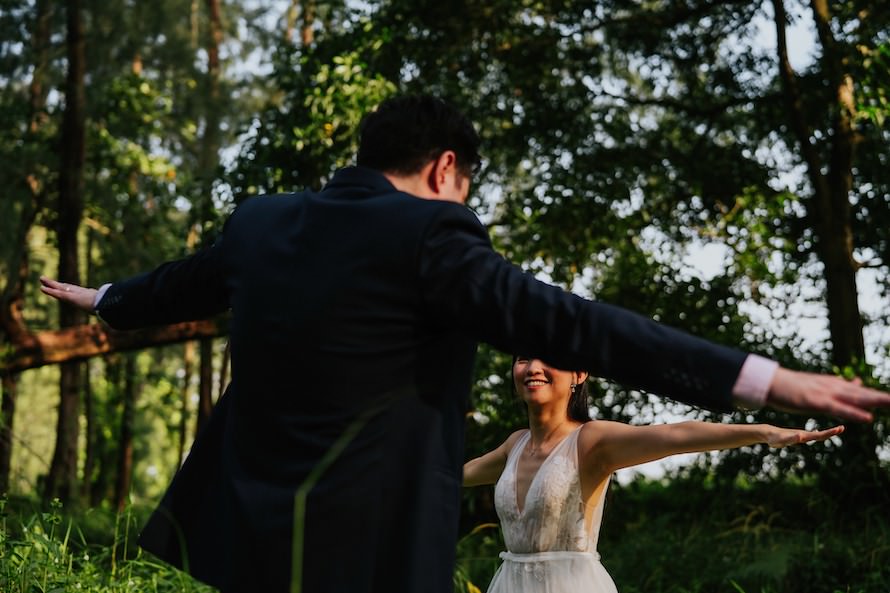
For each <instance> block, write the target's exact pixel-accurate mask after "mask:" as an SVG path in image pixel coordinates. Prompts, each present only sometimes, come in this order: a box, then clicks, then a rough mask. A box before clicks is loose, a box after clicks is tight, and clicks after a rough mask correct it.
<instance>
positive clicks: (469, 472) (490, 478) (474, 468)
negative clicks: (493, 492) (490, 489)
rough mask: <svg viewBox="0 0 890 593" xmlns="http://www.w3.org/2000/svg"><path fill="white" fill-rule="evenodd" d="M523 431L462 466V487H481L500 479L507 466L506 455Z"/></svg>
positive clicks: (518, 431) (515, 433)
mask: <svg viewBox="0 0 890 593" xmlns="http://www.w3.org/2000/svg"><path fill="white" fill-rule="evenodd" d="M523 432H524V431H523V430H517V431H516V432H514V433H513V434H511V435H510V436H508V437H507V440H506V441H504V442H503V443H501V445H500V446H499V447H498V448H497V449H495V450H493V451H489V452H488V453H486V454H485V455H482V456H480V457H477V458H475V459H471V460H469V461H468V462H466V463H465V464H464V486H482V485H484V484H494V483H495V482H497V481H498V478H500V477H501V473H502V472H503V471H504V467H505V466H506V465H507V455H509V453H510V449H512V448H513V445H514V444H515V443H516V439H518V438H519V437H520V436H521V435H522V433H523Z"/></svg>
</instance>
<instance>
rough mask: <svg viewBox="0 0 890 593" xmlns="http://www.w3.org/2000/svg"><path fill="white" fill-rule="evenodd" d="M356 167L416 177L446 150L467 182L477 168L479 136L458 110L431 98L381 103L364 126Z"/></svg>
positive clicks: (401, 97) (392, 99) (403, 99)
mask: <svg viewBox="0 0 890 593" xmlns="http://www.w3.org/2000/svg"><path fill="white" fill-rule="evenodd" d="M360 134H361V138H360V140H359V149H358V156H357V159H356V160H357V163H358V164H359V166H362V167H369V168H371V169H376V170H377V171H384V172H387V173H400V174H408V175H410V174H412V173H417V172H418V171H420V170H421V169H422V168H423V166H424V165H425V164H426V163H428V162H429V161H431V160H433V159H435V158H438V156H439V155H440V154H442V153H443V152H445V151H446V150H453V151H454V153H455V155H456V156H457V169H458V171H460V173H461V174H462V175H464V176H465V177H467V178H468V179H469V178H470V177H472V175H473V170H474V169H475V168H476V167H477V166H478V165H479V161H480V156H479V135H478V134H477V133H476V130H475V129H474V128H473V124H472V123H470V120H468V119H467V118H466V117H465V116H464V115H463V114H462V113H461V112H460V111H458V110H457V109H456V108H455V107H454V106H452V105H450V104H449V103H446V102H445V101H443V100H442V99H439V98H437V97H433V96H431V95H406V96H400V97H393V98H391V99H387V100H386V101H384V102H382V103H381V104H380V105H379V106H378V107H377V109H376V110H375V111H373V112H371V113H369V114H367V115H366V116H365V117H364V119H363V120H362V123H361V127H360Z"/></svg>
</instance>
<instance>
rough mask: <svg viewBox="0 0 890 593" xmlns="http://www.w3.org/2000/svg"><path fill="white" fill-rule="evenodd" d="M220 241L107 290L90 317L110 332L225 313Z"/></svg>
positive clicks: (225, 289)
mask: <svg viewBox="0 0 890 593" xmlns="http://www.w3.org/2000/svg"><path fill="white" fill-rule="evenodd" d="M222 250H223V245H222V237H221V238H220V239H218V240H217V241H216V243H214V244H213V245H212V246H210V247H208V248H205V249H202V250H201V251H198V252H197V253H195V254H194V255H191V256H189V257H186V258H184V259H180V260H176V261H170V262H166V263H164V264H161V265H160V266H159V267H157V268H156V269H154V270H153V271H151V272H148V273H145V274H140V275H138V276H134V277H132V278H128V279H126V280H122V281H119V282H114V283H112V284H111V286H109V288H108V290H107V291H106V293H105V296H104V297H102V300H101V301H99V304H98V305H97V307H96V313H98V315H99V317H101V318H102V320H103V321H105V322H106V323H107V324H108V325H110V326H111V327H113V328H115V329H137V328H141V327H148V326H153V325H164V324H168V323H177V322H180V321H192V320H196V319H206V318H208V317H212V316H214V315H217V314H219V313H222V312H224V311H226V310H227V309H228V308H229V303H228V291H227V288H226V284H225V277H224V273H223V262H222Z"/></svg>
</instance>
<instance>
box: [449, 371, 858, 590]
mask: <svg viewBox="0 0 890 593" xmlns="http://www.w3.org/2000/svg"><path fill="white" fill-rule="evenodd" d="M586 379H587V374H586V373H583V372H571V371H563V370H559V369H555V368H552V367H549V366H547V365H546V364H544V363H543V362H541V361H540V360H536V359H529V358H524V357H517V359H516V361H515V362H514V364H513V382H514V384H515V386H516V391H517V393H518V394H519V396H520V397H521V398H522V399H523V401H525V403H526V405H527V407H528V420H529V428H528V429H523V430H518V431H516V432H514V433H513V434H512V435H510V436H509V437H508V438H507V440H506V441H504V443H503V444H502V445H501V446H500V447H498V448H497V449H495V450H494V451H491V452H489V453H486V454H485V455H482V456H481V457H477V458H476V459H473V460H471V461H469V462H467V464H466V465H464V485H465V486H476V485H482V484H494V483H495V482H496V483H497V486H496V487H495V508H496V510H497V513H498V517H500V520H501V529H502V530H503V533H504V541H505V543H506V545H507V551H506V552H503V553H501V558H502V559H503V560H504V562H503V564H501V566H500V568H498V571H497V573H495V576H494V578H493V579H492V581H491V585H490V586H489V588H488V593H615V592H616V588H615V584H614V583H613V582H612V579H611V577H609V574H608V573H607V572H606V569H605V568H604V567H603V565H602V564H600V561H599V554H598V553H597V539H598V537H599V528H600V522H601V520H602V516H603V502H604V498H605V493H606V489H607V487H608V484H609V478H610V477H611V475H612V474H613V473H614V472H615V471H616V470H618V469H621V468H625V467H630V466H633V465H638V464H641V463H646V462H647V461H653V460H655V459H661V458H663V457H667V456H669V455H676V454H678V453H692V452H697V451H712V450H717V449H729V448H733V447H742V446H745V445H752V444H755V443H766V444H768V445H770V446H772V447H784V446H787V445H793V444H798V443H806V442H811V441H822V440H825V439H827V438H829V437H832V436H834V435H837V434H840V433H841V432H843V430H844V427H843V426H836V427H834V428H830V429H828V430H822V431H812V432H809V431H803V430H795V429H789V428H779V427H776V426H772V425H769V424H717V423H708V422H680V423H676V424H660V425H649V426H630V425H627V424H623V423H620V422H609V421H605V420H597V421H595V422H592V421H590V416H589V413H588V411H587V406H588V404H587V395H586V390H585V388H584V381H585V380H586Z"/></svg>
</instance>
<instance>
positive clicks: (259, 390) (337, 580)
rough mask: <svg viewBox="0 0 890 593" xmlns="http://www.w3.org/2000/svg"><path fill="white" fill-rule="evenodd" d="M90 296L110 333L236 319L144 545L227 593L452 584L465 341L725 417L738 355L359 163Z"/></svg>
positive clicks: (421, 588)
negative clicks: (513, 255)
mask: <svg viewBox="0 0 890 593" xmlns="http://www.w3.org/2000/svg"><path fill="white" fill-rule="evenodd" d="M98 309H99V313H100V314H101V316H102V318H103V319H104V320H105V321H107V322H108V323H109V324H110V325H111V326H113V327H116V328H121V329H126V328H135V327H141V326H146V325H151V324H161V323H170V322H175V321H180V320H186V319H195V318H201V317H207V316H210V315H213V314H216V313H219V312H221V311H224V310H226V309H231V311H232V322H231V336H230V340H231V349H232V382H231V385H230V387H229V389H228V391H227V393H226V394H225V396H223V398H222V399H221V400H220V402H219V403H218V405H217V407H216V408H215V410H214V413H213V415H212V417H211V420H210V422H209V425H208V427H207V428H206V430H205V431H204V432H203V433H202V434H201V435H199V437H198V439H197V440H196V442H195V444H194V446H193V448H192V451H191V453H190V455H189V456H188V459H187V460H186V462H185V464H184V466H183V467H182V469H181V470H180V471H179V473H178V474H177V476H176V477H175V478H174V481H173V484H172V485H171V487H170V489H169V490H168V492H167V494H166V495H165V497H164V499H163V501H162V503H161V505H160V506H159V508H158V510H157V511H156V512H155V514H154V515H153V516H152V518H151V519H150V521H149V523H148V524H147V525H146V527H145V529H144V531H143V533H142V537H141V545H142V546H143V547H145V548H146V549H148V550H150V551H152V552H154V553H156V554H157V555H159V556H160V557H162V558H164V559H166V560H168V561H169V562H172V563H173V564H175V565H177V566H182V567H184V568H186V569H187V570H189V571H190V572H191V573H192V574H194V575H195V576H196V577H198V578H199V579H201V580H204V581H206V582H208V583H211V584H213V585H216V586H218V587H220V588H222V589H223V590H231V591H245V592H249V591H281V592H284V591H287V590H288V587H289V583H290V580H291V578H293V575H292V572H294V571H296V572H298V573H299V574H298V575H296V578H298V579H300V580H301V582H302V586H303V588H302V590H303V591H304V592H307V593H323V592H328V591H330V592H349V593H364V592H371V591H380V592H382V591H387V592H388V591H400V592H416V593H439V592H441V593H446V592H450V591H451V586H452V585H451V578H452V570H453V563H454V553H455V542H456V537H457V526H458V510H459V495H460V484H461V471H462V464H463V451H464V448H463V433H464V415H465V411H466V409H467V397H468V394H469V391H470V387H471V381H472V376H471V375H472V369H473V358H474V355H475V350H476V344H477V342H479V341H485V342H488V343H490V344H492V345H494V346H495V347H497V348H500V349H502V350H505V351H508V352H522V353H525V354H527V355H532V356H535V357H538V358H542V359H544V360H546V361H548V362H549V363H550V364H553V365H555V366H557V367H559V368H565V369H586V370H588V371H590V373H591V374H593V375H597V376H601V377H607V378H611V379H614V380H617V381H619V382H622V383H624V384H626V385H628V386H631V387H637V388H642V389H646V390H650V391H653V392H656V393H659V394H663V395H668V396H671V397H674V398H677V399H680V400H683V401H686V402H689V403H693V404H699V405H706V406H709V407H712V408H724V409H728V408H729V407H730V400H731V395H730V392H731V388H732V385H733V383H734V381H735V379H736V377H737V375H738V372H739V369H740V367H741V364H742V362H743V360H744V357H745V354H744V353H742V352H739V351H736V350H732V349H729V348H725V347H722V346H716V345H714V344H711V343H708V342H706V341H703V340H700V339H698V338H694V337H692V336H689V335H687V334H684V333H681V332H679V331H676V330H673V329H670V328H668V327H665V326H662V325H659V324H656V323H654V322H652V321H650V320H648V319H646V318H644V317H642V316H639V315H635V314H632V313H629V312H627V311H624V310H622V309H620V308H616V307H612V306H609V305H606V304H602V303H595V302H591V301H587V300H584V299H582V298H580V297H577V296H574V295H572V294H570V293H567V292H565V291H563V290H561V289H559V288H556V287H552V286H549V285H547V284H544V283H542V282H539V281H537V280H535V279H534V278H533V277H532V276H530V275H528V274H526V273H523V272H522V271H521V270H519V269H518V268H516V267H515V266H513V265H511V264H509V263H508V262H506V261H505V260H504V259H503V258H502V257H500V256H499V255H497V254H496V253H495V252H494V251H493V250H492V248H491V244H490V242H489V239H488V235H487V233H486V231H485V229H484V227H483V226H482V225H481V224H480V223H479V221H478V219H477V218H476V217H475V216H474V215H473V214H472V213H471V212H470V211H469V210H468V209H467V208H465V207H464V206H461V205H458V204H455V203H450V202H444V201H431V200H423V199H418V198H416V197H413V196H410V195H408V194H405V193H402V192H399V191H397V190H396V189H395V188H394V187H393V186H392V185H391V184H390V183H389V182H388V181H387V180H386V178H385V177H384V176H383V175H381V174H380V173H377V172H375V171H371V170H368V169H362V168H349V169H344V170H342V171H340V172H338V173H337V174H336V175H335V177H334V178H333V180H332V181H331V182H330V183H329V184H328V185H327V186H326V187H325V188H324V190H322V191H321V192H319V193H310V192H306V193H300V194H288V195H277V196H267V197H261V198H254V199H250V200H247V201H245V202H244V203H243V204H242V205H241V206H239V207H238V208H237V209H236V211H235V212H234V214H233V215H232V216H231V217H230V218H229V220H228V221H227V223H226V226H225V228H224V232H223V234H222V237H221V238H220V239H219V240H218V241H217V243H216V244H214V246H213V247H212V248H210V249H208V250H205V251H202V252H200V253H198V254H196V255H194V256H192V257H189V258H186V259H184V260H181V261H177V262H171V263H167V264H164V265H162V266H161V267H159V268H158V269H156V270H154V271H153V272H151V273H148V274H145V275H142V276H138V277H135V278H132V279H129V280H126V281H123V282H118V283H115V284H113V285H112V286H111V288H110V289H109V290H108V292H107V293H106V295H105V297H104V298H103V300H102V301H101V303H100V304H99V307H98ZM344 435H345V436H344ZM313 472H314V473H313ZM307 479H309V480H310V482H311V487H309V486H310V485H309V484H307ZM301 484H302V485H304V489H305V490H307V493H308V496H307V498H306V499H305V515H304V516H305V522H304V523H301V522H300V517H301V516H303V513H302V512H301V511H298V512H297V513H296V516H295V511H294V509H295V504H297V507H298V508H299V503H298V502H297V501H296V500H295V496H296V494H297V492H298V490H299V488H300V486H301ZM297 498H298V497H297ZM295 525H296V527H295ZM295 542H296V547H295Z"/></svg>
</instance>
